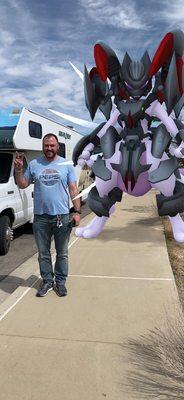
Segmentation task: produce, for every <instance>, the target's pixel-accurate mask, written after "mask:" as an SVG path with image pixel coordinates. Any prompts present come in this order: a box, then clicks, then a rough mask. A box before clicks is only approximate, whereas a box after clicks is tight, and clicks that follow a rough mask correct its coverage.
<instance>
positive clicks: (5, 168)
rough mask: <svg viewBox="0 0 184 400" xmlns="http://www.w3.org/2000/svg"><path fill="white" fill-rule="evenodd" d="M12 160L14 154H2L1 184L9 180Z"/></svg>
mask: <svg viewBox="0 0 184 400" xmlns="http://www.w3.org/2000/svg"><path fill="white" fill-rule="evenodd" d="M12 158H13V155H12V154H8V153H0V183H6V182H8V180H9V176H10V171H11V165H12Z"/></svg>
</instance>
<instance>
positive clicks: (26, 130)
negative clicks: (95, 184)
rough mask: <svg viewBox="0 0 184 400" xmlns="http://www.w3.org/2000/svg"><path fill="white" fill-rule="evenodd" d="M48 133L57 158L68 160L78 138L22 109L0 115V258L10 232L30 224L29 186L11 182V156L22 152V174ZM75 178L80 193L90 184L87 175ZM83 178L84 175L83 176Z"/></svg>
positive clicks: (10, 235)
mask: <svg viewBox="0 0 184 400" xmlns="http://www.w3.org/2000/svg"><path fill="white" fill-rule="evenodd" d="M49 132H52V133H54V134H55V135H57V137H58V140H59V144H60V151H59V155H61V156H62V157H64V158H66V159H67V160H71V157H72V151H73V148H74V146H75V144H76V143H77V142H78V140H79V139H80V138H81V135H80V134H79V133H77V132H76V131H75V130H73V129H71V128H69V127H65V126H64V125H61V124H59V123H57V122H55V121H53V120H52V119H50V118H47V117H45V116H43V115H40V114H38V113H35V112H33V111H31V110H28V109H26V108H22V109H21V110H18V109H14V110H13V111H8V113H6V112H4V114H2V115H0V255H5V254H6V253H7V252H8V250H9V247H10V241H11V240H12V239H13V229H14V228H16V227H18V226H21V225H23V224H25V223H27V222H32V220H33V185H30V186H28V187H27V188H26V189H20V188H19V187H18V186H17V184H16V180H15V172H14V159H15V152H16V151H20V152H24V155H25V158H24V170H25V169H26V167H27V164H28V162H29V161H30V160H32V159H33V158H36V157H38V156H39V155H40V154H41V151H42V138H43V136H44V135H45V134H47V133H49ZM80 172H81V170H80V168H79V167H76V175H77V179H78V183H79V184H80V188H81V190H82V189H84V188H85V187H86V186H87V185H88V184H89V183H90V182H91V180H90V178H89V173H88V171H86V172H87V173H86V175H85V177H83V178H82V183H81V177H80V175H81V174H80ZM83 176H84V172H83Z"/></svg>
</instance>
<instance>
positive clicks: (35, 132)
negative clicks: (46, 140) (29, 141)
mask: <svg viewBox="0 0 184 400" xmlns="http://www.w3.org/2000/svg"><path fill="white" fill-rule="evenodd" d="M29 135H30V136H31V137H34V138H37V139H41V138H42V126H41V124H38V122H34V121H29Z"/></svg>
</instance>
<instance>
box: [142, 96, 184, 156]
mask: <svg viewBox="0 0 184 400" xmlns="http://www.w3.org/2000/svg"><path fill="white" fill-rule="evenodd" d="M147 113H148V114H149V115H151V114H152V115H154V116H155V117H157V118H158V119H159V120H160V121H161V122H162V123H163V124H164V125H165V127H166V129H167V131H168V132H169V133H170V135H171V137H172V139H174V142H175V143H176V148H175V149H174V150H173V155H175V157H177V158H183V157H184V125H183V123H182V122H181V121H179V120H178V119H175V120H173V119H172V118H171V116H169V115H168V114H167V111H166V110H165V108H164V107H163V106H162V105H161V104H160V103H159V102H158V101H157V100H156V101H155V102H154V103H152V105H151V106H150V107H149V109H148V110H147Z"/></svg>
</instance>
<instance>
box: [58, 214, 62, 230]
mask: <svg viewBox="0 0 184 400" xmlns="http://www.w3.org/2000/svg"><path fill="white" fill-rule="evenodd" d="M62 225H63V224H62V221H61V215H57V227H58V228H61V226H62Z"/></svg>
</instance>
